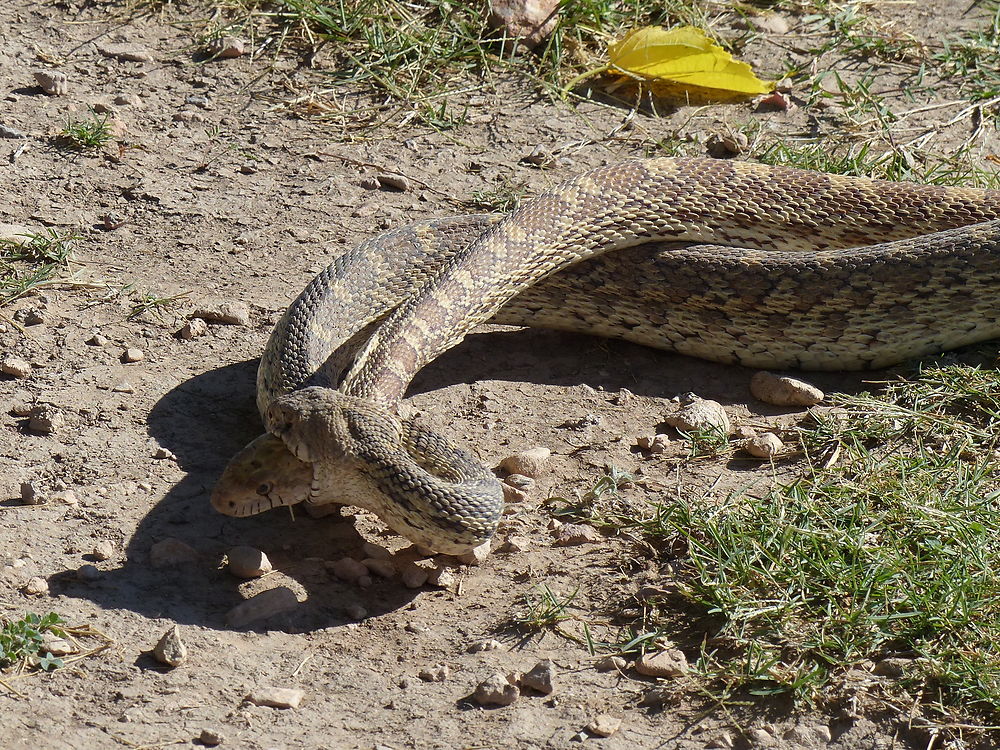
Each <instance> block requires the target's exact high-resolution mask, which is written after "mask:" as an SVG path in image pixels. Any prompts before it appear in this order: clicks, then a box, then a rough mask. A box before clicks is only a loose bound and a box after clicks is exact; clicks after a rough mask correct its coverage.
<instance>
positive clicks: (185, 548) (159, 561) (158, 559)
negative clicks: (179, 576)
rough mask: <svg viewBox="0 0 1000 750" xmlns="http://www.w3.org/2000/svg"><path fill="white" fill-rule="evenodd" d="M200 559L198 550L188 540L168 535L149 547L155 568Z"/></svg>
mask: <svg viewBox="0 0 1000 750" xmlns="http://www.w3.org/2000/svg"><path fill="white" fill-rule="evenodd" d="M197 559H198V552H197V551H196V550H195V549H194V547H192V546H191V545H190V544H188V543H187V542H182V541H181V540H180V539H174V538H173V537H168V538H166V539H161V540H160V541H158V542H157V543H156V544H154V545H153V546H152V547H150V548H149V564H150V565H152V566H153V567H154V568H169V567H173V566H175V565H184V564H185V563H190V562H194V561H195V560H197Z"/></svg>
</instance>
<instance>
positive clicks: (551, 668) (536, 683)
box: [519, 659, 556, 695]
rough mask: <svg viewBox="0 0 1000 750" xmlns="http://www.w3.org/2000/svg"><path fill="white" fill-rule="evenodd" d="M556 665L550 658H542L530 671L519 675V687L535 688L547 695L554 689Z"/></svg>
mask: <svg viewBox="0 0 1000 750" xmlns="http://www.w3.org/2000/svg"><path fill="white" fill-rule="evenodd" d="M555 675H556V665H555V663H554V662H553V661H552V660H551V659H543V660H542V661H540V662H538V663H537V664H536V665H535V666H534V667H532V668H531V671H530V672H525V673H524V674H523V675H521V679H520V681H519V684H520V686H521V687H527V688H531V689H532V690H537V691H538V692H539V693H544V694H545V695H548V694H549V693H551V692H552V691H553V690H554V689H555Z"/></svg>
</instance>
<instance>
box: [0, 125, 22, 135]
mask: <svg viewBox="0 0 1000 750" xmlns="http://www.w3.org/2000/svg"><path fill="white" fill-rule="evenodd" d="M27 137H28V136H27V134H25V133H22V132H21V131H20V130H18V129H17V128H12V127H10V126H9V125H0V138H27Z"/></svg>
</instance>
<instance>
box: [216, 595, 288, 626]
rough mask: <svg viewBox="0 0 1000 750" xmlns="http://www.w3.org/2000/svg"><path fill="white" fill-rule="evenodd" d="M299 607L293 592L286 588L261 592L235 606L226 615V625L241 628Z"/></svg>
mask: <svg viewBox="0 0 1000 750" xmlns="http://www.w3.org/2000/svg"><path fill="white" fill-rule="evenodd" d="M298 605H299V600H298V598H297V597H296V596H295V592H294V591H292V590H291V589H290V588H288V587H287V586H278V587H277V588H273V589H268V590H267V591H262V592H260V593H259V594H257V595H256V596H254V597H252V598H250V599H247V600H246V601H245V602H243V603H241V604H237V605H236V606H235V607H233V608H232V609H231V610H229V612H227V613H226V624H227V625H229V626H230V627H234V628H242V627H245V626H246V625H249V624H250V623H252V622H256V621H258V620H266V619H267V618H269V617H273V616H274V615H277V614H280V613H282V612H287V611H288V610H290V609H294V608H295V607H297V606H298Z"/></svg>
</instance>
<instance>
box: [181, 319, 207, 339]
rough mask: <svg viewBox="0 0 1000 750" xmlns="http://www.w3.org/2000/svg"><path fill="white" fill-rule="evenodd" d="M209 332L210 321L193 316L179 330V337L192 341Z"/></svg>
mask: <svg viewBox="0 0 1000 750" xmlns="http://www.w3.org/2000/svg"><path fill="white" fill-rule="evenodd" d="M206 333H208V323H206V322H205V321H204V320H203V319H202V318H191V320H188V321H186V322H185V323H184V325H183V326H181V328H180V330H178V331H177V337H178V338H181V339H184V340H185V341H190V340H191V339H196V338H198V337H199V336H204V335H205V334H206Z"/></svg>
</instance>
